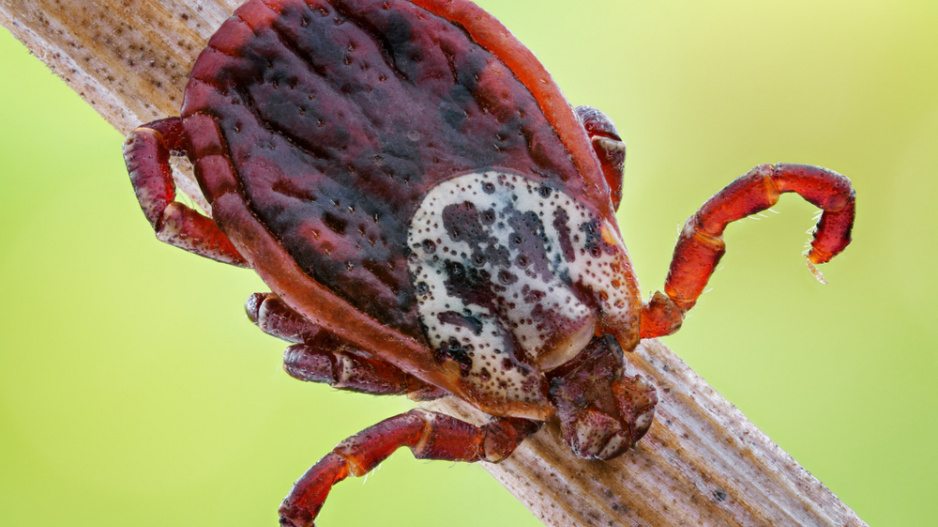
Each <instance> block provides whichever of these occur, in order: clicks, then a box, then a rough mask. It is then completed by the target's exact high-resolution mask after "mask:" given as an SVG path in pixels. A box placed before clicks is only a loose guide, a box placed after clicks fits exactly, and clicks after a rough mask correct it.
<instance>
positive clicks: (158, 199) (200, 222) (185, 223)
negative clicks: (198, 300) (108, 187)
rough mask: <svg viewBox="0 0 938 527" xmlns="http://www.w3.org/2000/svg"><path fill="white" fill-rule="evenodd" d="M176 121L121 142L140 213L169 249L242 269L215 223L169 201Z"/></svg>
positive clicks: (179, 135) (178, 134)
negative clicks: (170, 160)
mask: <svg viewBox="0 0 938 527" xmlns="http://www.w3.org/2000/svg"><path fill="white" fill-rule="evenodd" d="M184 148H185V133H184V130H183V124H182V119H180V118H178V117H172V118H169V119H163V120H161V121H153V122H152V123H149V124H145V125H143V126H141V127H140V128H137V129H136V130H134V131H133V132H131V133H130V135H129V136H128V137H127V140H126V141H125V142H124V161H125V162H126V164H127V171H128V172H129V173H130V182H131V184H132V185H133V187H134V192H135V193H136V194H137V201H139V202H140V208H141V209H143V214H144V215H145V216H146V217H147V220H149V221H150V225H152V226H153V230H154V231H156V237H157V238H158V239H160V240H161V241H164V242H166V243H168V244H170V245H174V246H176V247H179V248H180V249H185V250H187V251H189V252H191V253H195V254H198V255H200V256H205V257H206V258H211V259H212V260H217V261H219V262H223V263H228V264H232V265H236V266H239V267H246V266H247V262H245V260H244V258H243V257H242V256H241V254H239V253H238V250H237V249H235V247H234V245H232V243H231V241H230V240H228V237H227V236H225V234H224V233H222V232H221V229H219V228H218V225H216V224H215V222H214V221H212V220H211V219H210V218H207V217H205V216H203V215H201V214H199V213H198V212H196V211H194V210H192V209H191V208H189V207H187V206H185V205H183V204H182V203H179V202H177V201H174V200H175V198H176V183H175V182H174V181H173V172H172V168H170V166H169V156H170V154H182V153H184Z"/></svg>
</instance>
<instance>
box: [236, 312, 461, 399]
mask: <svg viewBox="0 0 938 527" xmlns="http://www.w3.org/2000/svg"><path fill="white" fill-rule="evenodd" d="M245 308H246V311H247V314H248V318H249V319H250V320H251V322H253V323H254V324H256V325H257V326H258V327H259V328H260V329H261V330H262V331H263V332H264V333H267V334H268V335H272V336H274V337H277V338H280V339H283V340H286V341H288V342H295V343H296V344H295V345H293V346H290V347H289V348H287V349H286V351H285V352H284V354H283V369H284V370H285V371H286V372H287V374H289V375H290V376H291V377H293V378H295V379H299V380H301V381H307V382H321V383H326V384H328V385H329V386H332V387H333V388H337V389H341V390H350V391H355V392H360V393H368V394H372V395H407V396H408V397H410V398H411V399H414V400H417V401H428V400H431V399H436V398H438V397H442V396H443V395H446V392H445V391H444V390H441V389H439V388H437V387H435V386H431V385H429V384H427V383H425V382H423V381H421V380H420V379H417V378H416V377H414V376H412V375H408V374H407V373H405V372H403V371H402V370H400V369H398V368H396V367H394V366H392V365H390V364H388V363H387V362H384V361H381V360H378V359H376V358H374V356H373V355H371V354H370V353H367V352H365V351H364V350H362V349H360V348H358V347H356V346H353V345H352V344H350V343H349V342H347V341H345V340H342V339H340V338H339V337H337V336H335V335H334V334H332V333H330V332H328V331H326V330H324V329H321V328H320V327H319V326H317V325H315V324H313V323H312V322H310V321H308V320H306V319H305V318H303V316H301V315H300V314H299V313H297V312H296V311H294V310H293V309H291V308H290V306H288V305H287V304H286V303H285V302H284V301H283V300H281V299H280V297H278V296H277V295H275V294H273V293H255V294H253V295H251V297H250V298H249V299H248V301H247V303H246V305H245Z"/></svg>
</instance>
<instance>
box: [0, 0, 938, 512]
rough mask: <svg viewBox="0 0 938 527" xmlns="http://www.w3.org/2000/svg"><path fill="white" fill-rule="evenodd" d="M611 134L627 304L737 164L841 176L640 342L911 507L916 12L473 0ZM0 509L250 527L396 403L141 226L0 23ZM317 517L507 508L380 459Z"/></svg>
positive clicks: (923, 89)
mask: <svg viewBox="0 0 938 527" xmlns="http://www.w3.org/2000/svg"><path fill="white" fill-rule="evenodd" d="M480 3H481V4H482V5H483V7H485V8H487V9H489V10H490V11H492V12H493V13H495V14H496V15H497V16H498V17H499V18H500V19H501V20H502V21H503V22H504V23H505V24H507V25H508V26H509V27H510V28H511V29H512V30H513V31H514V32H515V33H516V34H517V35H518V36H519V37H520V38H521V40H523V41H524V42H525V43H526V44H527V45H528V46H529V47H530V48H532V49H533V50H534V51H535V53H536V54H537V55H538V56H539V57H540V58H541V60H542V61H543V62H544V63H545V64H546V65H547V67H548V68H549V69H550V70H551V71H552V72H553V74H554V76H555V77H556V79H557V81H558V83H559V84H560V85H561V86H562V87H563V89H564V90H565V92H566V93H567V95H568V97H569V98H570V100H571V101H572V102H573V103H574V104H592V105H595V106H598V107H601V108H602V109H604V110H605V111H606V112H607V113H609V115H611V116H612V117H613V118H614V119H615V121H616V122H617V123H618V125H619V129H620V131H621V132H622V135H623V136H624V137H625V138H626V140H627V142H628V145H629V157H628V163H627V165H628V168H627V173H626V180H625V197H624V199H623V205H622V209H621V213H620V219H621V221H622V225H623V231H624V235H625V237H626V242H627V243H628V245H629V249H630V252H631V254H632V258H633V261H634V263H635V267H636V268H637V271H638V273H639V276H640V278H641V280H642V283H643V286H644V291H645V294H646V295H647V294H648V293H650V292H652V291H653V290H654V289H655V288H659V287H660V286H661V284H662V282H663V279H664V276H665V273H666V269H667V264H668V261H669V257H670V251H671V249H672V246H673V243H674V240H675V235H676V232H677V228H678V226H679V224H680V223H681V222H682V221H683V220H684V218H686V217H687V216H688V215H689V214H691V213H692V212H693V211H694V210H695V209H696V207H698V206H699V205H700V204H701V203H702V202H703V201H704V200H705V199H706V198H707V197H708V196H710V194H711V193H713V192H714V191H716V190H718V189H719V188H721V187H722V186H723V185H724V184H726V183H727V182H729V181H730V180H731V179H732V178H734V177H736V176H737V175H739V174H741V173H743V172H744V171H746V170H748V169H749V168H750V167H752V166H753V165H756V164H758V163H763V162H774V161H785V162H800V163H814V164H820V165H823V166H827V167H830V168H832V169H835V170H837V171H840V172H842V173H844V174H847V175H849V176H850V177H851V178H852V180H853V182H854V184H855V186H856V189H857V196H858V219H857V223H856V228H855V230H854V245H852V246H851V247H850V248H849V249H848V250H847V251H846V252H845V253H844V254H843V255H842V257H840V258H839V259H838V260H835V261H834V262H833V263H832V264H830V265H827V266H825V268H824V271H825V272H826V274H827V277H828V279H829V280H830V285H828V286H821V285H819V284H818V283H816V282H815V281H814V280H813V278H812V277H811V276H810V275H809V273H808V272H807V270H806V269H805V267H804V265H803V263H802V258H801V256H800V254H801V250H802V248H803V245H804V243H805V241H806V239H807V236H806V235H805V234H804V231H805V230H806V229H808V228H809V227H810V226H811V224H812V217H813V215H814V210H813V209H812V208H811V207H810V206H809V205H807V204H805V203H804V202H802V201H800V200H799V199H798V198H796V197H786V198H785V199H783V200H782V203H780V204H779V205H778V206H777V207H776V210H778V211H779V212H780V214H777V215H776V214H768V217H767V218H766V219H761V220H758V221H754V220H748V221H745V222H743V223H742V224H740V225H735V226H733V227H731V228H730V229H729V231H728V233H727V243H728V246H729V253H728V254H727V256H726V258H725V259H724V263H723V269H722V270H721V271H720V272H719V273H718V274H717V275H716V276H715V277H714V279H713V280H712V281H711V286H712V291H711V292H709V293H707V294H705V295H704V296H703V298H702V299H701V301H700V303H699V304H698V307H697V309H695V310H694V311H693V315H692V316H691V317H690V319H689V320H688V321H687V322H686V323H685V326H684V328H683V329H682V331H681V332H680V333H679V334H678V335H675V336H673V337H669V338H666V339H665V342H666V343H667V344H668V345H670V346H671V347H672V348H673V349H674V350H676V351H677V353H678V354H680V355H681V356H682V357H684V359H685V360H686V361H687V362H689V363H690V364H691V365H692V366H693V367H694V368H695V369H696V370H697V371H698V372H699V373H700V374H701V375H702V376H703V377H704V378H705V379H707V380H708V381H709V382H710V383H711V384H712V385H713V386H714V387H716V389H717V390H719V391H720V392H721V393H722V394H723V395H724V396H726V397H727V398H728V399H729V400H730V401H732V402H733V403H734V404H736V405H737V406H738V407H739V408H740V409H741V410H742V411H743V412H745V414H746V415H747V416H748V417H749V418H750V419H752V420H753V421H754V422H755V423H756V424H757V425H758V426H760V427H761V428H762V429H763V430H764V431H765V432H767V433H768V435H769V436H770V437H772V438H773V439H774V440H775V441H777V442H778V443H779V444H780V445H781V446H782V447H783V448H784V449H785V450H787V451H788V452H790V453H791V454H792V455H793V456H794V457H795V459H797V460H798V461H800V462H801V463H802V464H803V465H804V466H805V467H806V468H807V469H808V470H810V471H811V472H812V473H813V474H814V475H815V476H817V477H818V478H819V479H820V480H822V481H823V482H824V483H825V484H827V485H828V486H829V487H830V488H831V489H832V490H833V491H834V492H835V493H837V494H838V495H839V496H840V497H841V498H842V499H843V500H844V501H845V502H846V503H847V504H848V505H849V506H851V507H853V508H854V509H855V510H856V511H857V512H858V514H859V515H860V516H861V517H862V518H864V519H865V520H866V521H868V522H869V523H870V524H872V525H902V526H913V525H930V524H933V522H934V521H935V518H936V516H938V514H936V513H938V500H936V499H935V497H934V494H935V491H936V490H938V477H936V471H938V463H936V458H938V454H936V448H935V437H936V435H938V419H936V410H938V403H936V395H938V393H936V392H938V389H936V378H938V358H936V355H935V351H936V343H938V327H936V326H938V324H936V322H938V321H936V316H935V315H936V308H935V304H934V302H935V297H936V294H938V287H936V286H938V278H936V272H935V271H936V270H935V265H934V262H935V258H936V255H938V251H936V246H935V243H936V234H935V233H936V225H935V223H936V212H935V210H936V205H938V177H936V169H935V165H936V161H938V155H936V150H938V149H936V146H938V97H936V92H938V89H936V83H938V30H936V28H938V4H936V3H935V2H930V1H925V0H921V1H915V0H902V1H896V0H892V1H888V2H887V1H884V0H877V1H863V0H852V1H826V2H819V1H817V0H783V1H782V0H778V1H774V0H773V1H760V2H752V1H751V0H726V1H716V2H700V1H696V0H685V1H679V0H654V1H652V0H628V1H627V0H589V1H574V0H565V1H559V0H549V1H548V0H524V1H521V0H511V1H507V0H504V1H499V0H486V1H483V2H480ZM0 66H2V67H0V525H10V526H12V525H29V526H31V527H41V526H58V525H72V526H92V525H93V526H101V527H104V526H118V525H121V526H123V525H133V526H136V527H146V526H154V527H156V526H159V527H166V526H173V527H176V526H189V525H192V526H195V525H199V526H204V525H230V526H252V527H254V526H263V525H270V526H272V525H274V524H275V522H276V519H275V510H276V507H277V504H278V503H279V500H280V498H281V497H282V496H283V494H284V493H285V492H286V491H287V489H288V488H289V486H290V484H291V483H292V481H293V479H294V478H295V477H297V476H298V475H299V474H301V473H302V472H303V471H304V470H305V469H306V467H307V466H308V465H309V464H311V463H312V462H314V461H315V460H317V459H318V458H319V457H320V456H321V455H323V454H324V453H325V452H327V451H328V450H329V449H330V448H331V447H332V446H333V445H334V444H335V443H336V442H338V441H339V440H341V439H342V438H344V437H346V436H348V435H350V434H352V433H354V432H356V431H358V430H359V429H361V428H364V427H365V426H368V425H370V424H372V423H374V422H376V421H378V420H379V419H381V418H384V417H387V416H390V415H392V414H394V413H395V412H398V411H401V410H403V409H405V408H407V407H408V402H407V401H406V400H403V399H394V398H385V399H380V398H376V397H369V396H364V395H356V394H348V393H340V392H336V391H333V390H331V389H329V388H328V387H325V386H318V385H309V384H303V383H300V382H297V381H293V380H291V379H289V378H288V377H287V376H286V375H285V374H283V373H282V372H281V371H280V364H279V363H280V353H281V350H282V348H283V347H284V344H283V343H281V342H278V341H275V340H274V339H273V338H270V337H266V336H264V335H262V334H261V333H260V332H259V331H257V330H256V329H255V328H253V327H252V326H251V325H250V324H249V323H248V321H247V320H245V318H244V316H243V314H242V308H241V305H242V303H243V301H244V300H245V299H246V298H247V296H248V295H249V294H250V293H252V292H254V291H259V290H263V285H262V284H261V283H260V282H259V281H258V280H257V279H256V278H255V277H253V276H252V275H251V273H250V272H246V271H240V270H236V269H231V268H228V267H226V266H223V265H219V264H215V263H212V262H209V261H207V260H203V259H200V258H197V257H195V256H192V255H189V254H186V253H184V252H182V251H179V250H177V249H173V248H170V247H168V246H164V245H162V244H160V243H158V242H156V241H155V239H154V238H153V236H152V233H151V231H150V228H149V227H148V225H147V224H146V222H145V221H144V219H143V217H142V215H141V214H140V211H139V210H138V208H137V204H136V202H135V200H134V198H133V195H132V193H131V189H130V185H129V183H128V182H127V177H126V175H125V172H124V169H123V166H122V160H121V156H120V144H121V139H122V138H121V137H120V135H119V134H118V133H117V132H115V131H114V130H113V129H111V128H110V127H109V126H108V125H107V124H105V123H104V121H103V120H101V119H100V118H99V117H98V116H97V115H96V114H95V113H94V112H93V111H92V110H91V108H90V107H88V106H86V105H85V104H84V103H83V102H82V101H81V100H80V99H79V98H78V97H77V96H76V95H75V94H74V93H72V92H71V91H69V89H68V88H67V87H66V86H65V85H64V84H63V83H62V82H61V81H59V80H58V79H57V78H55V77H54V76H53V75H52V74H50V73H48V72H47V70H46V69H45V68H44V67H43V66H42V65H41V64H40V63H39V61H37V60H36V59H35V58H32V57H30V56H28V54H27V53H26V52H25V50H24V49H23V48H22V46H20V45H19V44H18V43H16V42H15V41H14V40H13V39H12V37H11V36H10V35H9V34H8V33H7V32H5V31H0ZM320 524H321V525H323V526H329V525H333V526H336V525H346V526H355V525H362V526H364V525H386V526H392V525H409V526H417V525H426V526H431V525H441V524H445V525H451V526H461V525H467V526H468V525H473V526H482V525H493V526H496V525H498V526H500V525H506V526H507V525H512V526H515V525H521V526H523V525H527V526H534V525H537V524H538V523H537V522H536V520H535V519H534V518H533V517H532V516H531V515H530V514H529V513H528V512H527V511H526V510H525V509H524V508H523V507H522V506H521V505H520V504H519V503H517V502H515V501H514V499H513V498H512V497H511V496H510V495H509V494H508V493H507V492H506V491H504V490H502V489H501V487H500V486H499V485H498V484H497V483H495V482H494V481H493V480H491V479H490V478H488V476H487V475H486V474H485V473H484V471H483V470H482V469H481V468H480V467H477V466H468V465H453V464H451V463H445V462H434V463H425V462H421V461H414V460H413V459H412V458H411V456H410V454H409V453H408V452H406V451H402V452H398V453H397V454H396V455H395V456H394V457H393V458H392V459H391V460H390V461H387V462H385V463H384V464H383V465H382V467H381V469H380V470H378V471H377V472H376V473H374V474H372V475H371V476H370V477H369V478H368V479H367V483H365V484H363V483H362V480H361V479H359V480H352V481H348V482H346V483H344V484H342V485H341V486H340V487H338V489H337V491H336V492H335V493H334V495H333V496H332V497H331V498H330V500H329V502H328V504H327V506H326V508H325V509H324V512H323V514H322V516H321V522H320Z"/></svg>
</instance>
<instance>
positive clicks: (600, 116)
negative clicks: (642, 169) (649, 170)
mask: <svg viewBox="0 0 938 527" xmlns="http://www.w3.org/2000/svg"><path fill="white" fill-rule="evenodd" d="M576 114H577V116H578V117H579V118H580V122H581V123H583V128H585V129H586V134H587V135H588V136H589V138H590V142H591V143H592V144H593V151H594V152H596V157H598V158H599V164H600V165H602V167H603V176H604V177H605V178H606V184H607V185H609V191H610V197H611V198H612V207H613V208H614V209H616V210H618V209H619V202H621V201H622V175H623V172H624V171H625V143H624V142H623V141H622V138H621V137H619V131H618V130H616V125H615V124H613V122H612V119H610V118H609V116H608V115H606V114H604V113H603V112H601V111H599V110H597V109H596V108H593V107H592V106H577V107H576Z"/></svg>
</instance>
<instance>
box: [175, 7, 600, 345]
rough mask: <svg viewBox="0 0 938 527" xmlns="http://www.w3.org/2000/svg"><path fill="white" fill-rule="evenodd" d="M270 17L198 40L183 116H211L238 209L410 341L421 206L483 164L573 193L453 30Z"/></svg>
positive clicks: (365, 15)
mask: <svg viewBox="0 0 938 527" xmlns="http://www.w3.org/2000/svg"><path fill="white" fill-rule="evenodd" d="M272 3H273V2H272ZM277 4H278V6H277V8H278V9H280V13H279V15H278V16H277V17H276V18H274V20H273V22H272V23H271V24H270V25H266V24H261V25H259V27H248V26H249V24H248V23H247V22H245V21H244V19H238V18H235V19H232V20H230V21H228V22H226V24H225V26H224V27H223V28H222V30H220V31H219V32H218V34H217V36H216V37H214V38H213V39H212V40H211V41H210V42H209V47H208V48H207V49H206V50H205V52H203V54H202V55H201V56H200V58H199V60H198V62H197V63H196V66H195V67H194V69H193V76H192V80H191V81H190V84H189V87H188V88H187V92H186V104H185V106H184V108H183V115H184V116H188V115H191V114H193V113H197V112H208V113H211V114H212V115H213V116H214V117H215V119H216V121H217V122H218V124H219V127H220V128H221V130H222V134H223V135H224V137H225V140H226V142H227V143H228V149H229V153H230V156H231V160H232V163H233V165H234V167H235V170H236V172H237V175H238V178H239V181H240V184H241V186H242V191H243V193H244V195H245V197H246V199H247V202H248V205H249V206H250V207H251V209H252V210H253V211H254V213H255V214H256V215H257V217H258V218H259V219H260V220H261V221H262V222H263V223H264V224H265V225H266V226H267V228H268V229H269V230H270V232H271V234H273V236H275V237H276V238H277V239H278V240H280V242H281V243H282V244H283V247H284V248H285V249H286V250H287V252H288V253H289V254H290V255H291V257H293V258H294V260H295V261H296V262H297V263H298V264H299V266H300V267H301V268H302V269H303V270H304V272H305V273H307V274H308V275H309V276H311V277H312V278H313V279H315V280H316V281H318V282H319V283H321V284H324V285H325V286H327V287H329V288H331V289H332V290H333V291H335V292H336V293H337V294H339V295H340V296H341V297H343V298H345V299H346V300H348V301H349V302H350V303H351V304H352V305H354V306H355V307H356V308H358V309H360V310H361V311H363V312H364V313H366V314H368V315H369V316H371V317H372V318H374V319H376V320H377V321H379V322H381V323H383V324H386V325H388V326H390V327H392V328H394V329H397V330H398V331H402V332H403V333H405V334H408V335H410V336H413V337H416V338H419V339H423V335H422V332H421V330H420V326H419V323H418V321H417V314H416V301H415V297H414V292H413V289H412V287H411V284H410V280H409V277H408V272H407V265H406V257H407V254H406V245H407V243H406V233H407V225H408V222H409V220H410V218H411V217H412V215H413V213H414V210H415V209H416V207H417V205H418V203H419V201H420V199H421V198H422V196H424V195H425V194H426V193H427V192H428V191H429V189H430V188H432V187H433V186H434V185H436V184H437V183H439V182H440V181H442V180H445V179H447V178H451V177H453V175H454V174H460V173H466V172H469V171H480V170H486V169H489V168H494V167H499V168H504V169H508V170H512V171H515V172H520V173H524V174H528V175H530V176H531V177H532V178H535V179H538V180H540V181H543V182H545V183H547V184H550V185H552V186H554V187H556V188H562V189H565V190H567V191H568V192H569V193H571V194H572V195H577V193H582V185H583V183H582V179H581V178H580V177H579V175H578V173H577V172H576V169H575V167H574V165H573V162H572V159H571V156H570V154H569V152H568V151H567V150H566V148H565V147H564V146H563V144H562V143H561V142H560V139H559V138H558V136H557V134H556V132H555V131H554V130H553V128H552V127H551V125H550V124H549V123H548V122H547V120H546V118H545V117H544V114H543V113H542V111H541V109H540V107H539V106H538V103H537V101H536V100H535V99H534V97H533V96H532V95H531V93H530V92H529V90H528V89H527V88H526V87H525V86H524V85H523V84H522V83H521V82H519V81H518V79H517V78H516V77H515V76H514V74H513V73H512V72H511V71H510V70H509V69H508V68H507V66H505V65H504V63H502V62H501V61H500V60H498V59H497V58H496V57H495V56H494V55H493V54H492V53H490V52H489V51H487V50H485V49H483V48H482V47H480V46H479V45H478V44H477V43H475V42H474V41H473V40H472V39H471V37H470V36H469V35H468V34H467V33H466V31H465V30H464V29H463V28H462V27H460V26H458V25H455V24H453V23H452V22H450V21H447V20H444V19H442V18H440V17H438V16H435V15H433V14H431V13H429V12H427V11H425V10H423V9H421V8H419V7H417V6H415V5H413V4H412V3H410V2H406V1H384V2H375V1H371V0H344V1H340V0H333V1H328V2H327V1H316V0H311V1H310V2H309V3H306V2H302V1H297V0H290V1H284V2H277ZM281 4H282V5H281ZM251 7H252V9H267V8H266V7H264V6H262V5H260V4H259V3H258V4H256V5H252V6H251ZM236 15H237V14H236ZM245 18H246V17H245ZM257 25H258V24H255V26H257ZM239 38H240V39H243V43H242V44H240V45H239V47H238V51H237V52H236V53H226V52H223V51H220V49H219V48H226V46H225V44H228V43H229V42H231V41H232V40H237V39H239ZM223 42H224V44H223Z"/></svg>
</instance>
